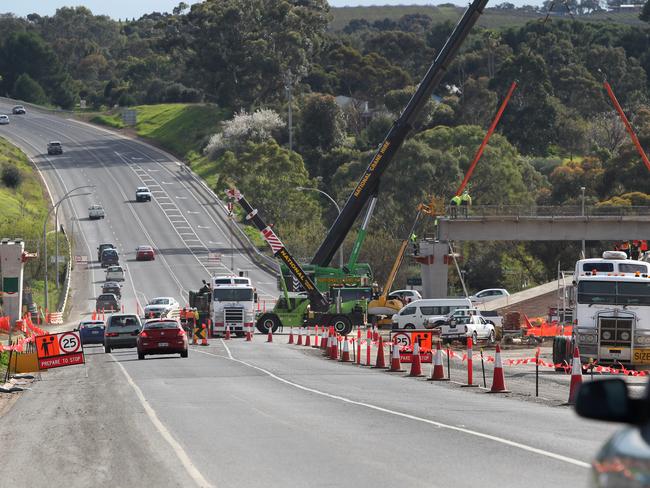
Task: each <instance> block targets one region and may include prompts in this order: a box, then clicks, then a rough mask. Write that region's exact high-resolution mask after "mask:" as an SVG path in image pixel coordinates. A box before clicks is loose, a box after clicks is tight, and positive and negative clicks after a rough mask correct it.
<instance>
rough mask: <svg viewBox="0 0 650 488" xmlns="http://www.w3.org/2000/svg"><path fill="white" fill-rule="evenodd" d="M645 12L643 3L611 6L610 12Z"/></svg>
mask: <svg viewBox="0 0 650 488" xmlns="http://www.w3.org/2000/svg"><path fill="white" fill-rule="evenodd" d="M641 10H643V4H642V3H627V4H621V5H611V6H610V9H609V11H610V12H641Z"/></svg>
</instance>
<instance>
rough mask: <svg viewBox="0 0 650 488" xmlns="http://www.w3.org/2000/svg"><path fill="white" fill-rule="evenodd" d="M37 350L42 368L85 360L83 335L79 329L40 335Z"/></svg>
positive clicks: (79, 362) (70, 364) (67, 364)
mask: <svg viewBox="0 0 650 488" xmlns="http://www.w3.org/2000/svg"><path fill="white" fill-rule="evenodd" d="M36 352H37V355H38V366H39V368H40V369H51V368H60V367H62V366H73V365H75V364H83V363H84V362H85V358H84V351H83V346H82V345H81V337H80V336H79V332H77V331H70V332H62V333H60V334H48V335H42V336H38V337H37V338H36Z"/></svg>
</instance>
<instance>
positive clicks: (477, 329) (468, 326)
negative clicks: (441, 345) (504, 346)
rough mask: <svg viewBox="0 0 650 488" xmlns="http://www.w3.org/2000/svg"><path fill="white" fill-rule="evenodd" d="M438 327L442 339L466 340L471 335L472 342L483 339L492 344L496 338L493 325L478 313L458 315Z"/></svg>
mask: <svg viewBox="0 0 650 488" xmlns="http://www.w3.org/2000/svg"><path fill="white" fill-rule="evenodd" d="M438 328H439V329H440V338H441V339H442V340H443V341H451V340H454V339H459V340H461V341H463V342H466V341H467V338H468V337H471V338H472V341H473V342H474V343H476V342H477V341H478V340H481V339H485V340H487V341H488V342H489V343H490V344H492V343H494V341H495V340H496V332H495V330H494V326H493V325H492V324H490V323H488V322H487V321H486V320H485V319H484V318H483V317H480V316H478V315H460V316H459V317H454V318H452V319H451V320H450V321H449V322H448V323H446V324H444V325H440V326H439V327H438Z"/></svg>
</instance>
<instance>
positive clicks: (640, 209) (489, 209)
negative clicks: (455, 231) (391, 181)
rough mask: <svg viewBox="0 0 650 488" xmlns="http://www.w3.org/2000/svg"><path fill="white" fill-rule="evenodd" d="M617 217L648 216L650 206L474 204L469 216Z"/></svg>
mask: <svg viewBox="0 0 650 488" xmlns="http://www.w3.org/2000/svg"><path fill="white" fill-rule="evenodd" d="M456 213H457V215H458V217H457V218H461V219H462V218H464V215H465V214H464V209H463V207H462V206H461V207H457V212H456ZM445 215H446V216H451V215H453V212H452V206H451V205H447V206H446V208H445ZM582 215H585V216H589V217H616V216H621V217H623V216H648V217H650V206H625V207H624V206H620V207H618V206H617V207H615V206H596V205H589V206H585V208H584V214H583V210H582V206H581V205H557V206H550V205H549V206H543V205H542V206H540V205H530V206H527V205H472V206H470V207H469V211H468V216H469V217H497V216H513V217H580V216H582Z"/></svg>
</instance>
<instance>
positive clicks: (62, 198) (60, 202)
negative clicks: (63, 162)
mask: <svg viewBox="0 0 650 488" xmlns="http://www.w3.org/2000/svg"><path fill="white" fill-rule="evenodd" d="M83 188H95V186H94V185H84V186H78V187H76V188H73V189H72V190H70V191H69V192H68V193H66V194H65V195H63V197H61V199H60V200H59V201H58V202H56V203H55V204H54V206H52V208H51V209H49V210H48V212H47V215H46V216H45V222H43V258H44V262H45V263H44V271H45V273H44V274H45V283H44V290H43V291H44V297H43V298H44V301H45V309H46V310H47V309H49V294H48V292H49V287H48V284H47V222H48V221H49V220H50V215H52V211H53V210H54V211H55V214H56V211H57V210H58V208H59V205H61V204H62V203H63V202H64V201H65V200H67V199H68V198H73V197H80V196H83V195H90V194H91V192H86V193H78V194H77V195H71V193H72V192H74V191H76V190H81V189H83ZM57 225H58V221H57ZM58 231H59V229H58V228H57V229H55V232H56V235H57V236H58ZM58 244H59V242H58V237H57V240H56V245H57V250H56V251H57V255H58ZM55 262H56V264H57V265H58V259H57V260H56V261H55ZM56 272H57V275H58V273H59V269H58V266H57V269H56ZM57 282H58V278H57Z"/></svg>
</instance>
